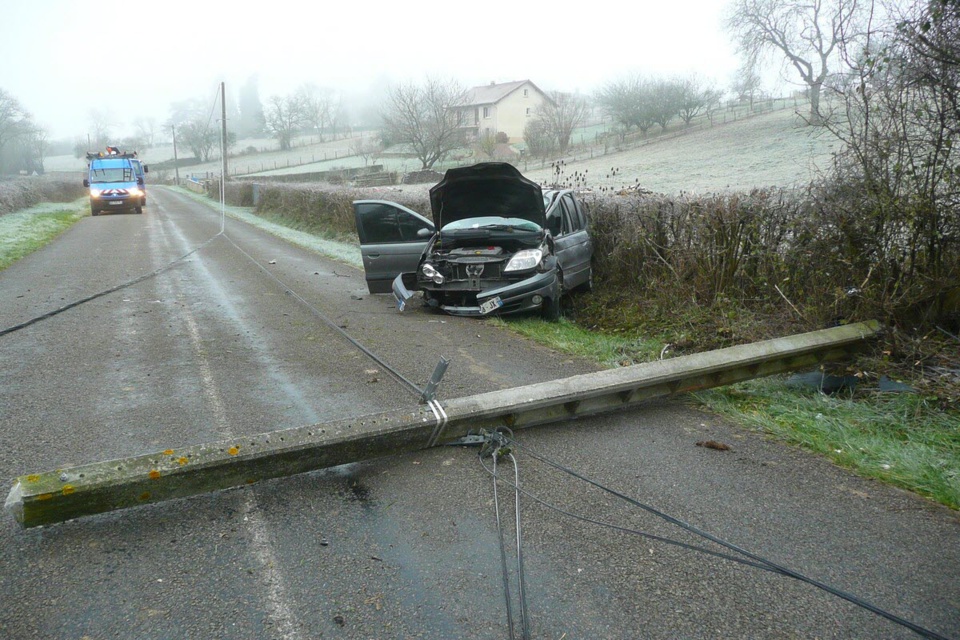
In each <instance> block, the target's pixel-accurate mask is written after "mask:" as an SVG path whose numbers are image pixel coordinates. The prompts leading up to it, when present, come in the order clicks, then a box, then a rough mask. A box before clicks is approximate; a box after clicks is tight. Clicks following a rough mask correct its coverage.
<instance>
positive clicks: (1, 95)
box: [0, 89, 33, 151]
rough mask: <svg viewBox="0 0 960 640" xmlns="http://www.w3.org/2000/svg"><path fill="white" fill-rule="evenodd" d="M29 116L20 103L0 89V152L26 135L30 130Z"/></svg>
mask: <svg viewBox="0 0 960 640" xmlns="http://www.w3.org/2000/svg"><path fill="white" fill-rule="evenodd" d="M32 126H33V125H32V124H31V122H30V114H29V113H28V112H27V110H26V109H24V108H23V106H22V105H21V104H20V101H19V100H17V99H16V98H15V97H13V96H12V95H11V94H10V93H8V92H7V91H5V90H4V89H0V151H3V148H4V147H5V146H6V145H7V144H8V143H9V142H11V141H13V140H15V139H17V138H19V137H20V136H23V135H26V134H27V133H28V132H29V131H30V130H31V129H32Z"/></svg>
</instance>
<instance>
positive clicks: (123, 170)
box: [90, 167, 133, 182]
mask: <svg viewBox="0 0 960 640" xmlns="http://www.w3.org/2000/svg"><path fill="white" fill-rule="evenodd" d="M132 181H133V170H132V169H130V168H127V167H110V168H107V169H91V170H90V182H132Z"/></svg>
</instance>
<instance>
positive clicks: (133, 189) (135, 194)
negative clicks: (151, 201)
mask: <svg viewBox="0 0 960 640" xmlns="http://www.w3.org/2000/svg"><path fill="white" fill-rule="evenodd" d="M129 193H130V195H131V196H133V197H134V198H136V197H138V196H140V195H143V194H142V192H141V191H140V189H137V188H136V187H130V190H129Z"/></svg>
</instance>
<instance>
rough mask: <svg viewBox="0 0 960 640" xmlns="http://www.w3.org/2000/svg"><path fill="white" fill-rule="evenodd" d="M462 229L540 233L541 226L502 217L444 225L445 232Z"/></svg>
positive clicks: (488, 217) (460, 221) (475, 219)
mask: <svg viewBox="0 0 960 640" xmlns="http://www.w3.org/2000/svg"><path fill="white" fill-rule="evenodd" d="M462 229H495V230H507V229H509V230H516V231H540V225H538V224H537V223H536V222H530V221H529V220H524V219H523V218H502V217H500V216H484V217H481V218H465V219H463V220H456V221H455V222H451V223H450V224H447V225H444V226H443V230H444V231H457V230H462Z"/></svg>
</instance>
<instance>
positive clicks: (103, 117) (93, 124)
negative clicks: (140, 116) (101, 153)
mask: <svg viewBox="0 0 960 640" xmlns="http://www.w3.org/2000/svg"><path fill="white" fill-rule="evenodd" d="M89 118H90V129H91V130H92V133H93V144H94V147H95V148H96V149H103V148H104V147H105V146H107V145H108V144H110V142H111V141H110V132H111V130H112V129H113V127H115V126H116V124H117V123H116V118H114V116H113V113H111V112H110V110H109V109H91V110H90V113H89Z"/></svg>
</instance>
